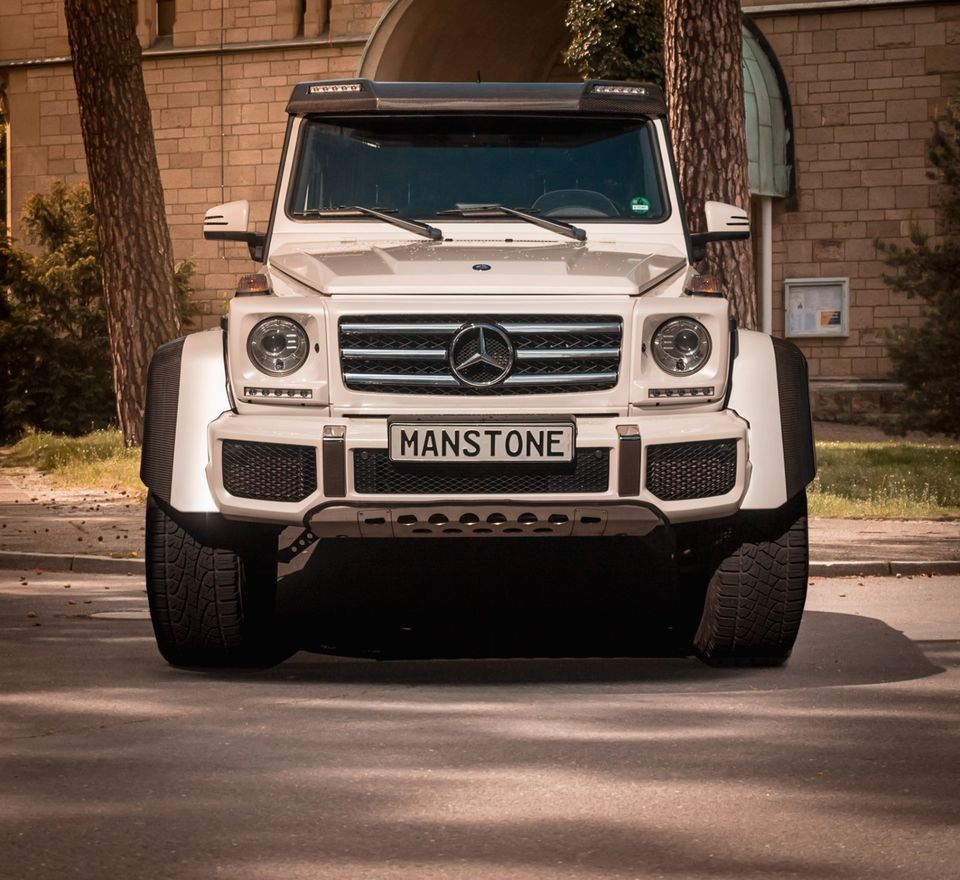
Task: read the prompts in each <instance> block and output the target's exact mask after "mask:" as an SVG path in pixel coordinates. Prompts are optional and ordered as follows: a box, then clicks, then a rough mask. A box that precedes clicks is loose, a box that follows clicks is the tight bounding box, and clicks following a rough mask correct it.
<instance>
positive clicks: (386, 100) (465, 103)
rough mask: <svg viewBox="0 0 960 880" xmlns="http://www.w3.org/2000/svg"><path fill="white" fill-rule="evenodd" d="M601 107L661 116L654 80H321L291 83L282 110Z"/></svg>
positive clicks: (529, 110) (553, 109) (607, 111)
mask: <svg viewBox="0 0 960 880" xmlns="http://www.w3.org/2000/svg"><path fill="white" fill-rule="evenodd" d="M377 112H383V113H484V112H487V113H491V112H492V113H605V114H614V115H618V114H623V115H625V116H646V117H657V116H666V114H667V107H666V104H665V103H664V99H663V92H662V91H661V89H660V87H659V86H655V85H651V84H649V83H638V82H615V81H612V80H588V81H587V82H585V83H497V82H490V83H472V82H454V83H432V82H375V81H373V80H368V79H341V80H321V81H318V82H302V83H298V84H297V85H296V86H294V89H293V95H292V96H291V98H290V102H289V103H288V104H287V113H290V114H291V115H296V116H312V115H315V114H321V115H323V114H336V115H340V114H343V113H377Z"/></svg>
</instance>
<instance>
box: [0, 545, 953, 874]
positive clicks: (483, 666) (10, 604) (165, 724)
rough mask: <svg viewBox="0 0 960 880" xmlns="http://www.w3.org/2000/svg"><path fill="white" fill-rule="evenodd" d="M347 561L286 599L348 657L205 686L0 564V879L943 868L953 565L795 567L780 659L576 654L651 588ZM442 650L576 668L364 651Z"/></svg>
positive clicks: (93, 579) (88, 586)
mask: <svg viewBox="0 0 960 880" xmlns="http://www.w3.org/2000/svg"><path fill="white" fill-rule="evenodd" d="M342 562H343V560H337V559H330V560H327V566H326V568H320V569H316V570H314V571H313V575H314V576H315V577H314V579H313V580H309V581H308V580H307V579H306V578H305V577H304V576H303V575H301V576H300V579H299V580H298V579H297V578H296V577H291V578H288V579H287V581H286V582H285V584H284V601H283V604H284V608H285V613H286V614H287V615H288V616H289V617H291V618H292V619H295V620H296V621H298V622H299V624H300V634H301V638H302V639H306V638H308V637H309V638H310V639H311V640H312V641H313V642H314V643H322V644H328V645H336V646H339V647H340V648H341V650H344V649H345V646H347V647H349V646H350V645H351V643H352V645H353V648H352V650H356V651H361V650H362V651H363V652H364V653H365V654H366V655H367V656H366V657H364V658H359V659H358V658H356V657H354V658H350V657H345V656H341V657H332V656H323V655H319V654H308V653H305V652H301V653H297V654H295V655H294V656H292V657H291V658H290V659H289V660H287V661H286V662H285V663H283V664H281V665H280V666H277V667H275V668H274V669H271V670H267V671H265V672H253V673H249V672H248V673H241V672H235V673H231V672H222V673H217V674H200V673H187V672H179V671H176V670H173V669H170V668H168V667H167V666H165V665H164V664H163V663H162V661H161V660H160V658H159V656H158V655H157V654H156V652H155V648H154V646H153V643H152V639H151V635H150V631H149V623H148V622H147V620H146V619H144V618H145V608H146V602H145V596H144V593H143V583H142V581H141V580H140V579H138V578H137V577H113V576H105V575H71V576H69V577H64V576H63V575H55V574H49V573H47V574H39V575H37V574H33V573H30V572H23V573H20V574H17V573H15V572H2V571H0V866H2V867H0V875H2V876H3V877H10V878H16V880H20V878H24V880H25V878H56V880H61V878H65V877H80V878H97V880H99V878H105V877H109V878H124V880H133V878H150V880H162V878H185V880H193V878H204V880H206V878H210V877H229V878H231V880H247V878H258V880H259V878H284V880H298V878H310V880H314V878H336V880H355V878H371V880H372V878H376V880H382V878H400V880H413V878H417V880H419V878H431V880H433V878H458V880H459V878H471V880H473V878H477V880H479V878H483V880H489V878H538V880H539V878H543V880H548V878H549V880H555V878H578V880H579V878H590V880H594V878H596V880H600V878H655V877H661V878H692V877H702V878H710V880H716V878H756V880H779V878H825V880H838V878H871V880H874V878H877V880H884V878H898V880H899V878H910V880H925V878H931V880H932V878H937V880H941V878H943V877H947V876H955V874H956V866H957V864H958V862H960V837H958V835H957V833H956V830H957V825H958V822H960V792H958V785H957V782H958V779H960V748H958V746H960V743H958V741H957V739H958V736H957V735H958V730H960V641H958V640H960V579H958V578H945V577H940V578H902V579H899V580H895V579H892V578H888V579H857V578H847V579H835V580H816V579H815V580H814V582H813V585H812V587H811V595H810V601H809V604H808V612H807V615H806V618H805V620H804V625H803V629H802V632H801V637H800V640H799V642H798V646H797V649H796V651H795V654H794V657H793V658H792V660H791V662H790V664H789V665H788V666H787V667H786V668H784V669H781V670H744V671H721V670H711V669H708V668H706V667H704V666H702V665H700V664H698V663H697V662H696V661H693V660H690V659H686V658H682V657H674V658H666V659H662V658H645V657H637V656H632V657H631V656H626V657H624V656H607V657H603V656H598V655H602V654H604V653H606V654H610V655H615V654H617V653H623V648H624V646H625V644H626V642H625V640H626V641H629V642H631V643H632V645H633V648H634V650H633V652H632V653H633V654H636V652H637V650H639V649H640V648H641V645H642V644H647V642H645V641H644V640H642V639H640V638H638V636H637V634H638V633H642V632H646V631H647V630H648V629H649V626H648V625H647V623H646V622H644V621H640V620H638V618H637V610H638V608H642V607H643V604H644V601H643V600H641V599H639V598H638V595H639V594H640V591H646V590H647V585H646V584H642V583H640V582H637V583H636V584H632V585H631V584H627V585H626V590H625V585H624V583H622V582H621V583H619V584H618V585H617V586H616V588H613V587H611V586H610V585H609V584H607V583H606V579H604V578H596V577H594V579H593V580H592V581H586V580H584V579H583V577H582V576H583V572H582V571H578V570H577V569H576V567H575V565H574V564H572V563H571V562H570V561H569V560H568V561H566V562H564V563H563V565H564V567H565V569H566V570H567V571H568V572H569V573H570V574H572V575H573V576H575V577H576V579H577V581H578V583H579V584H580V585H582V584H583V583H589V584H590V591H589V594H587V595H585V592H586V591H584V590H583V589H582V586H576V585H575V586H574V588H571V589H565V588H563V586H562V584H560V583H558V582H556V581H551V580H550V577H551V576H552V574H553V573H552V572H549V571H548V572H547V573H546V574H547V580H546V581H543V580H541V581H539V582H538V581H537V579H536V578H534V577H529V575H530V572H520V577H519V579H517V580H514V581H513V582H512V583H503V584H497V583H491V581H490V580H489V578H488V577H487V574H488V573H485V572H484V571H482V570H479V571H477V572H473V575H474V576H473V577H471V576H470V573H469V572H466V573H462V574H461V575H460V576H458V577H453V576H449V577H440V578H435V579H434V581H435V582H434V583H432V584H431V585H429V586H428V587H423V586H422V585H420V587H418V586H417V585H416V584H415V583H412V582H410V581H400V580H398V579H397V578H396V577H395V576H394V575H393V574H391V575H390V576H385V575H384V573H383V572H380V574H379V577H374V579H373V580H371V571H369V570H367V571H364V570H354V568H350V569H349V570H348V569H344V568H342V567H341V564H342ZM481 562H482V561H479V562H478V568H479V569H482V565H481ZM594 562H596V561H594ZM487 563H488V564H489V563H490V561H489V560H487ZM373 564H374V565H375V561H374V563H373ZM584 565H586V563H584ZM547 568H549V565H548V566H547ZM439 570H440V571H444V570H445V569H444V568H443V565H442V560H440V565H439ZM309 571H310V567H308V572H309ZM594 571H596V568H594ZM373 574H374V575H376V571H375V569H374V571H373ZM528 577H529V580H528ZM317 580H320V581H321V583H322V588H321V589H318V583H317ZM371 582H376V583H378V584H380V589H378V590H376V591H373V590H371V589H370V588H369V584H370V583H371ZM654 587H655V585H654ZM651 589H653V588H651ZM654 592H655V589H654ZM598 607H603V608H606V612H605V613H598V612H597V610H596V609H597V608H598ZM358 633H360V634H361V635H358ZM458 646H465V647H466V648H467V649H468V650H469V651H470V652H471V653H474V654H477V655H485V656H490V655H491V654H509V653H517V652H518V650H519V651H522V650H523V646H533V648H534V649H538V650H541V649H542V650H543V653H544V654H552V655H554V656H556V657H560V658H562V657H564V656H569V655H574V654H584V653H586V654H593V655H594V656H592V657H589V658H587V659H550V658H549V657H547V658H544V657H540V658H536V659H514V660H502V659H474V660H457V659H427V660H413V659H395V660H392V661H388V662H380V663H378V662H375V661H374V660H371V659H369V657H370V656H377V655H378V654H379V655H381V656H382V655H388V654H389V655H393V656H399V657H401V658H402V657H403V656H406V657H415V656H426V657H431V656H433V657H436V656H438V655H445V654H449V653H451V651H455V650H456V649H457V647H458ZM604 647H606V648H607V650H606V651H604V650H603V648H604ZM627 653H628V654H629V653H630V652H627Z"/></svg>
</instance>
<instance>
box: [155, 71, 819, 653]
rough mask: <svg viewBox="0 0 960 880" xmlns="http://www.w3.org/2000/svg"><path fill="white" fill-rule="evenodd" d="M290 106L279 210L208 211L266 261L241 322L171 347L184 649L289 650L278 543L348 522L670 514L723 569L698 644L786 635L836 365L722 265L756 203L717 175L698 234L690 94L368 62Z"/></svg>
mask: <svg viewBox="0 0 960 880" xmlns="http://www.w3.org/2000/svg"><path fill="white" fill-rule="evenodd" d="M287 110H288V113H289V123H288V127H287V136H286V141H285V146H284V149H283V154H282V157H281V164H280V173H279V178H278V184H277V189H276V194H275V197H274V202H273V209H272V213H271V217H270V222H269V226H268V229H267V231H266V233H265V234H260V233H255V232H251V231H249V230H248V213H249V207H248V204H247V203H246V202H231V203H228V204H226V205H220V206H217V207H216V208H214V209H212V210H211V211H209V212H208V213H207V216H206V219H205V221H204V235H205V236H206V237H207V238H213V239H225V240H233V241H245V242H246V243H247V244H248V245H249V247H250V251H251V254H252V255H253V256H254V258H255V259H256V260H258V261H259V262H261V263H262V264H263V265H262V268H261V270H260V272H259V273H258V274H255V275H247V276H243V277H242V278H241V279H240V282H239V284H238V289H237V295H236V296H235V297H234V298H233V299H232V300H231V302H230V308H229V313H228V316H227V317H226V319H225V320H224V322H223V327H222V329H220V330H210V331H206V332H202V333H195V334H193V335H190V336H187V337H185V338H183V339H178V340H176V341H175V342H171V343H169V344H167V345H165V346H163V347H162V348H161V349H160V350H159V351H158V352H157V354H156V356H155V358H154V360H153V363H152V365H151V368H150V376H149V397H148V405H147V413H146V423H145V435H146V439H145V443H144V449H143V466H142V476H143V481H144V483H145V484H146V485H147V486H148V487H149V490H150V498H149V502H148V510H147V586H148V592H149V597H150V606H151V612H152V616H153V623H154V628H155V632H156V636H157V641H158V644H159V647H160V650H161V652H162V653H163V655H164V657H166V658H167V660H169V661H170V662H171V663H174V664H177V665H211V664H237V663H242V662H250V661H256V660H257V658H262V657H263V656H264V654H263V652H264V650H265V647H266V646H267V644H268V643H269V642H270V640H271V638H272V637H273V626H274V620H273V617H274V615H273V610H274V596H275V590H276V583H277V570H278V569H277V565H278V560H289V559H290V558H291V557H292V556H294V555H295V554H297V553H299V552H301V551H307V550H309V551H311V552H314V551H316V550H317V549H318V548H322V547H323V544H324V542H326V541H328V540H338V539H347V540H354V539H355V540H356V546H357V552H359V553H362V552H363V550H362V546H363V539H365V538H380V539H383V538H388V539H394V540H396V541H404V540H408V541H409V540H417V539H426V538H447V539H454V540H471V541H478V540H494V541H497V540H508V539H511V538H517V539H526V540H529V541H531V542H537V544H538V545H542V544H543V542H547V541H551V540H556V539H559V538H564V537H577V536H590V537H592V538H593V539H594V540H596V541H597V542H602V541H603V540H604V539H605V538H607V537H609V536H632V537H633V538H635V539H637V540H643V539H644V538H645V537H647V536H651V535H652V534H656V535H657V536H659V537H661V538H662V537H663V536H664V535H667V536H668V537H669V540H670V541H671V542H673V543H674V544H675V546H676V548H677V555H678V556H680V557H686V558H690V559H693V560H695V561H696V562H697V564H698V565H699V568H698V575H697V577H696V578H695V579H694V580H695V581H696V582H697V583H698V584H699V589H700V591H701V593H702V595H703V599H704V602H703V605H704V610H703V615H702V619H701V620H700V623H699V628H698V629H697V631H696V634H695V636H694V638H693V640H692V641H693V644H692V646H691V647H692V650H693V651H694V652H695V653H696V654H697V655H698V656H700V657H701V658H702V659H703V660H705V661H707V662H709V663H714V664H720V663H734V664H737V663H740V664H742V663H763V664H775V663H781V662H783V660H785V659H786V657H787V656H788V655H789V653H790V649H791V647H792V646H793V642H794V639H795V638H796V634H797V629H798V627H799V623H800V617H801V614H802V610H803V604H804V597H805V591H806V582H807V527H806V495H805V487H806V485H807V484H808V483H809V482H810V480H811V479H812V478H813V476H814V473H815V463H814V454H813V442H812V433H811V425H810V411H809V401H808V390H807V375H806V365H805V362H804V359H803V356H802V355H801V354H800V352H799V351H798V349H797V348H795V347H794V346H792V345H790V344H789V343H786V342H783V341H781V340H778V339H772V338H771V337H769V336H766V335H762V334H759V333H756V332H753V331H746V330H738V329H737V328H736V326H735V323H734V322H733V320H732V318H731V314H730V310H729V306H728V302H727V300H726V299H725V298H724V296H723V295H722V292H721V291H719V290H717V289H716V284H715V283H712V282H711V280H710V279H709V278H707V277H705V276H700V275H698V274H697V273H696V272H695V270H694V269H693V268H692V264H693V263H695V262H696V261H698V260H699V259H701V258H702V256H703V251H704V248H705V247H706V246H707V244H708V243H709V242H711V241H717V240H729V239H739V238H746V237H747V235H748V231H749V227H748V220H747V217H746V215H745V213H744V212H743V211H742V210H740V209H737V208H735V207H733V206H730V205H724V204H720V203H717V202H708V203H707V210H706V228H707V231H706V232H703V233H697V234H691V233H689V231H688V230H687V228H686V225H685V221H684V210H683V204H682V201H681V197H680V192H679V189H678V186H677V180H676V174H675V171H674V165H673V158H672V155H671V148H670V140H669V134H668V129H667V122H666V111H665V106H664V103H663V96H662V94H661V93H660V91H659V90H658V89H657V88H656V87H655V86H649V85H643V84H635V83H615V82H598V81H592V82H587V83H585V84H579V83H576V84H574V83H563V84H504V83H484V84H479V83H476V84H475V83H449V84H443V83H378V82H370V81H367V80H344V81H339V82H329V81H327V82H317V83H301V84H299V85H297V86H296V87H295V89H294V92H293V96H292V98H291V100H290V103H289V105H288V107H287ZM290 527H297V532H296V533H295V534H296V537H295V538H294V539H293V540H289V539H288V540H283V541H279V540H278V539H279V538H280V536H281V533H283V534H284V535H285V536H289V535H290V534H291V533H290V531H289V529H290ZM278 545H279V546H278ZM531 546H534V545H531ZM687 580H688V579H687V578H684V582H685V583H686V582H687ZM678 583H679V581H678ZM678 589H679V586H678Z"/></svg>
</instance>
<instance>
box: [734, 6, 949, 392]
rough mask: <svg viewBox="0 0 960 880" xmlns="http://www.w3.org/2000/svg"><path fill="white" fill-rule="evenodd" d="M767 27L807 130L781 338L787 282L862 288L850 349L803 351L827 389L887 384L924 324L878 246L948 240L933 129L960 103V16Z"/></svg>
mask: <svg viewBox="0 0 960 880" xmlns="http://www.w3.org/2000/svg"><path fill="white" fill-rule="evenodd" d="M749 6H750V4H749V3H745V4H744V7H745V9H746V10H747V11H749ZM754 20H755V21H756V22H757V23H758V24H759V26H760V28H761V30H762V31H763V33H764V34H765V36H766V38H767V40H768V41H769V43H770V45H771V47H772V48H773V49H774V51H775V52H776V55H777V57H778V59H779V61H780V64H781V66H782V68H783V72H784V77H785V79H786V82H787V86H788V89H789V92H790V99H791V102H792V104H793V117H794V134H795V155H796V180H797V199H796V204H795V206H788V205H786V204H784V203H783V202H782V201H778V202H777V203H775V213H774V304H775V314H774V332H776V333H782V332H783V321H784V315H783V295H782V293H783V279H784V278H790V277H833V276H845V277H849V278H850V336H849V338H847V339H825V340H808V339H803V340H800V341H799V342H800V346H801V348H802V349H803V350H804V352H805V353H806V355H807V357H808V359H809V362H810V368H811V375H813V376H815V377H820V378H848V377H856V378H861V379H876V378H881V377H884V376H886V375H888V373H889V368H890V364H889V361H888V359H887V357H886V353H885V350H884V346H883V339H884V334H885V333H886V331H887V330H888V329H889V328H891V327H895V326H902V325H907V324H915V323H917V322H919V321H921V320H922V316H921V307H920V305H919V304H917V303H916V302H911V301H908V300H906V299H905V298H904V297H902V296H898V295H896V294H894V293H892V292H891V291H890V289H889V288H888V287H887V286H886V284H885V283H884V281H883V278H882V273H883V272H884V270H885V267H884V265H883V263H882V262H881V261H880V260H879V259H878V258H877V253H876V248H875V245H874V241H875V239H877V238H881V239H883V240H885V241H903V240H905V238H906V236H907V234H908V232H909V227H910V224H911V223H918V224H919V225H920V226H921V227H922V228H924V229H925V230H927V231H928V232H935V226H936V222H935V210H934V204H935V200H936V190H935V187H934V186H933V185H932V184H931V182H930V181H929V180H928V179H927V176H926V170H927V168H926V159H925V144H926V139H927V138H928V136H929V134H930V131H931V123H930V119H931V116H932V115H933V114H934V113H935V112H936V111H937V109H938V108H940V109H942V108H943V107H944V106H945V103H946V100H947V99H948V97H950V96H954V97H956V96H958V95H960V6H957V5H956V4H949V3H939V4H923V5H909V6H903V7H899V8H897V7H887V8H875V9H869V8H863V9H855V10H850V11H836V12H833V11H831V12H823V13H819V12H804V13H803V14H800V15H798V14H795V13H791V14H784V15H769V14H767V15H762V16H761V15H755V16H754ZM791 207H793V209H790V208H791Z"/></svg>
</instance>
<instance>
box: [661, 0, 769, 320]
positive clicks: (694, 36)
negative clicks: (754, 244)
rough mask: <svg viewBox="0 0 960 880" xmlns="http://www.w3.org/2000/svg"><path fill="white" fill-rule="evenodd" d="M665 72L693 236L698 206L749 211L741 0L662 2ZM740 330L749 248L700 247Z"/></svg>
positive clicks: (749, 307)
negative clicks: (731, 206)
mask: <svg viewBox="0 0 960 880" xmlns="http://www.w3.org/2000/svg"><path fill="white" fill-rule="evenodd" d="M663 32H664V34H663V50H664V69H665V78H666V86H667V106H668V108H669V113H670V127H671V128H672V130H673V141H674V149H675V151H676V155H677V165H678V168H679V172H680V186H681V189H682V191H683V196H684V199H685V201H686V207H687V219H688V222H689V224H690V228H691V230H692V231H704V218H703V203H704V201H706V200H708V199H713V200H715V201H720V202H730V203H732V204H734V205H738V206H739V207H741V208H743V209H744V210H746V211H749V210H750V193H749V183H748V178H747V139H746V130H745V124H744V113H743V68H742V67H741V65H742V63H743V35H742V32H741V24H740V0H711V2H709V3H704V2H703V0H664V10H663ZM706 263H707V265H708V268H707V270H706V271H709V272H711V273H713V274H715V275H717V276H718V277H719V279H720V283H721V284H722V285H723V289H724V290H725V291H726V292H727V295H728V296H729V298H730V301H731V303H732V305H733V310H734V313H735V314H736V316H737V319H738V321H739V323H740V326H742V327H749V328H753V327H756V326H757V303H756V290H755V285H754V275H753V253H752V251H751V248H750V243H749V242H747V241H743V242H740V241H738V242H724V243H722V244H711V245H708V246H707V260H706Z"/></svg>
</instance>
